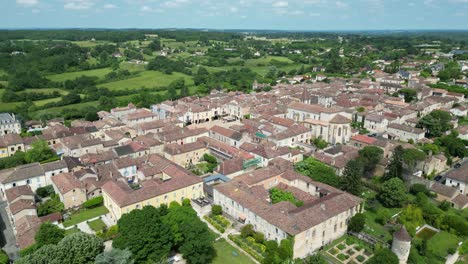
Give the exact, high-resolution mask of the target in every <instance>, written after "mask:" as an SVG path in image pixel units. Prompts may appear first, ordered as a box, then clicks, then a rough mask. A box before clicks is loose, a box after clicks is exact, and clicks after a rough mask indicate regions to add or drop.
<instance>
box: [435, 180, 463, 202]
mask: <svg viewBox="0 0 468 264" xmlns="http://www.w3.org/2000/svg"><path fill="white" fill-rule="evenodd" d="M430 190H431V191H433V192H435V193H437V194H441V195H443V196H446V197H449V198H452V197H453V196H454V195H455V194H457V193H458V190H457V189H456V188H453V187H450V186H446V185H443V184H440V183H438V182H436V183H434V184H432V186H431V188H430Z"/></svg>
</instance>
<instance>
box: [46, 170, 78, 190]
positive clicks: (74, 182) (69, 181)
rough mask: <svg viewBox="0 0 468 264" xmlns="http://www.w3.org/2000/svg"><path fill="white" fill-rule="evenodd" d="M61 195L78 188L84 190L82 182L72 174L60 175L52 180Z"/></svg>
mask: <svg viewBox="0 0 468 264" xmlns="http://www.w3.org/2000/svg"><path fill="white" fill-rule="evenodd" d="M51 180H52V182H53V183H54V185H55V186H56V187H57V189H58V190H59V192H60V193H61V194H66V193H68V192H69V191H71V190H73V189H77V188H82V184H81V182H80V181H79V180H78V179H77V178H76V177H75V176H74V175H73V174H72V173H60V174H58V175H55V176H54V177H52V178H51Z"/></svg>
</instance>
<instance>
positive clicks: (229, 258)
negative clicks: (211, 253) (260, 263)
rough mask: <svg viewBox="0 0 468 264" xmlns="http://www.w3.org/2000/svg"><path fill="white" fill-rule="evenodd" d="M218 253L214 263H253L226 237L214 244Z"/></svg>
mask: <svg viewBox="0 0 468 264" xmlns="http://www.w3.org/2000/svg"><path fill="white" fill-rule="evenodd" d="M213 246H214V248H215V250H216V252H217V254H216V258H215V259H214V260H213V264H253V263H254V262H253V261H252V260H250V258H249V257H247V256H246V255H245V254H244V253H242V252H240V251H239V250H237V249H236V248H235V247H233V246H232V245H231V244H229V243H228V242H227V241H226V240H225V239H224V238H221V239H219V240H217V241H216V242H215V243H214V244H213Z"/></svg>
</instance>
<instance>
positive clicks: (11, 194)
mask: <svg viewBox="0 0 468 264" xmlns="http://www.w3.org/2000/svg"><path fill="white" fill-rule="evenodd" d="M21 195H27V196H34V192H33V191H32V190H31V187H30V186H29V185H23V186H16V187H13V188H10V189H7V190H5V196H6V198H7V201H9V202H12V201H14V200H16V198H18V197H20V196H21Z"/></svg>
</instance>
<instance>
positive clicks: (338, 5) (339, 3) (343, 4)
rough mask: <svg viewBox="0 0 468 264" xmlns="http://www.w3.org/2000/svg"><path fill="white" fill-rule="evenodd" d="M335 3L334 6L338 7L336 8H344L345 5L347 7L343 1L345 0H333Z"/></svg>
mask: <svg viewBox="0 0 468 264" xmlns="http://www.w3.org/2000/svg"><path fill="white" fill-rule="evenodd" d="M335 5H336V7H338V8H346V7H348V4H347V3H345V2H342V1H336V2H335Z"/></svg>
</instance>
